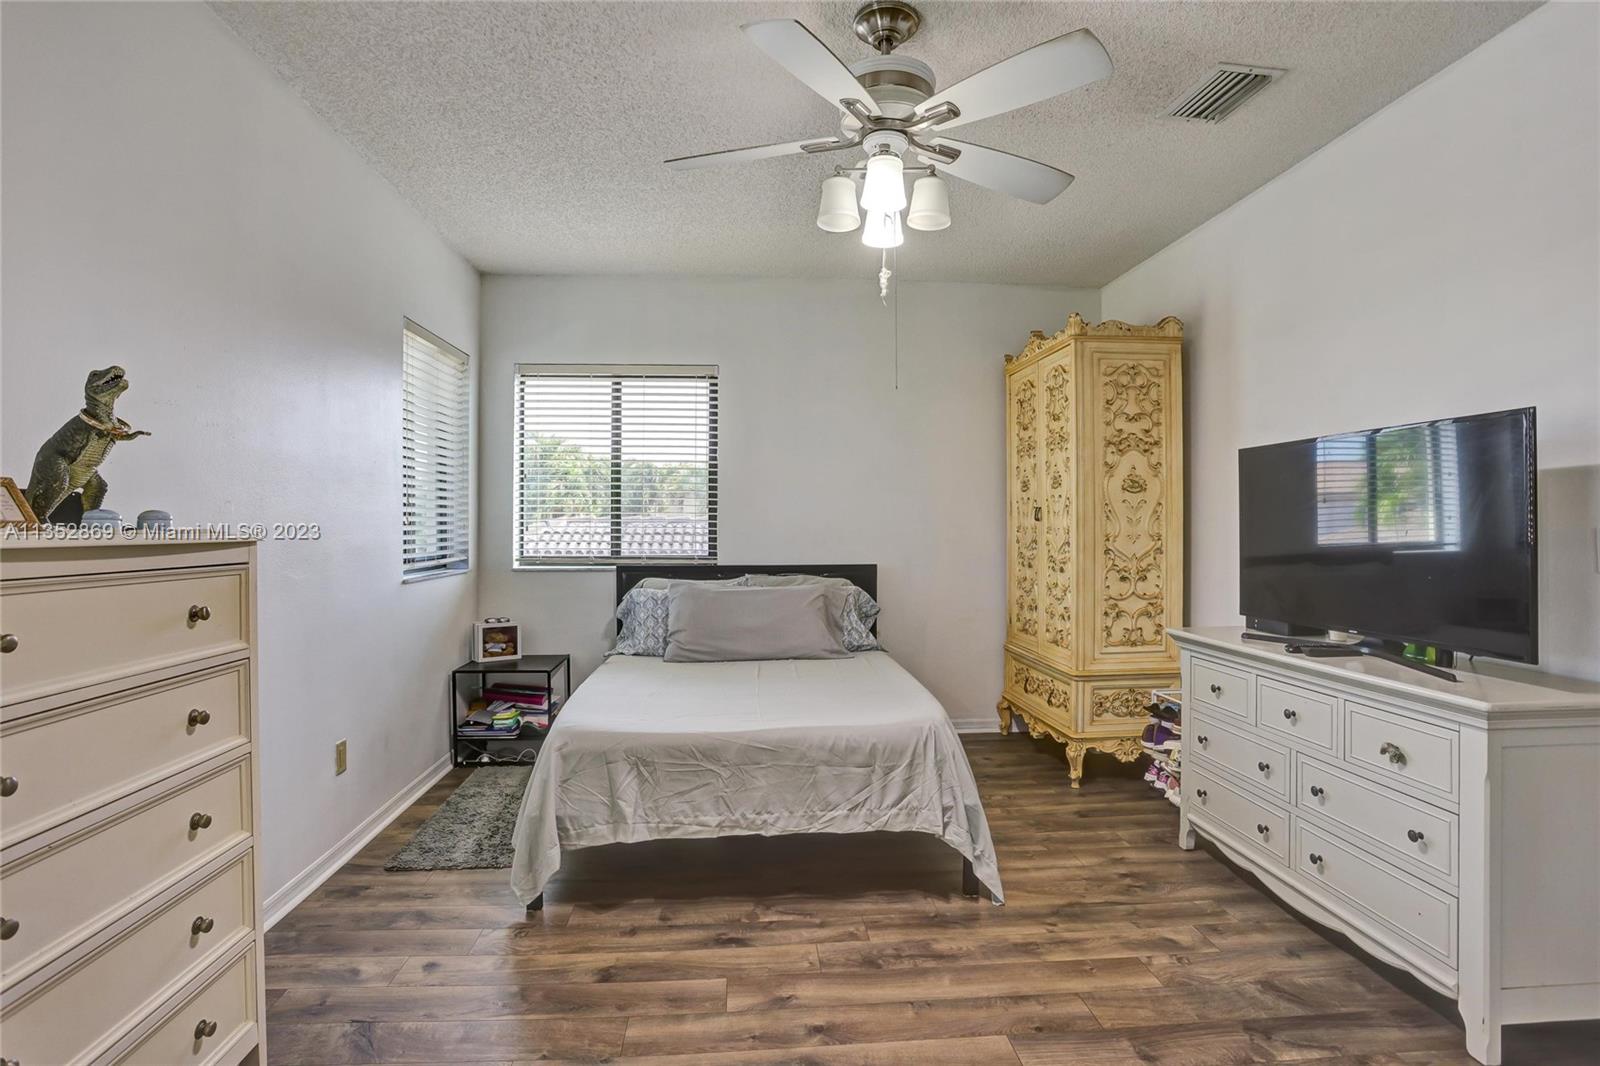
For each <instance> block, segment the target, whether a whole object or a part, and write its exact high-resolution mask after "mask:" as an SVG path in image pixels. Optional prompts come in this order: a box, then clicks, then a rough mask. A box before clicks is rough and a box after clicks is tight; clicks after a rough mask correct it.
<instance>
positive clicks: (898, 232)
mask: <svg viewBox="0 0 1600 1066" xmlns="http://www.w3.org/2000/svg"><path fill="white" fill-rule="evenodd" d="M905 242H906V233H905V230H903V229H901V228H900V212H898V211H868V212H867V223H866V225H864V226H862V227H861V243H862V244H864V245H866V246H867V247H868V248H898V247H900V246H901V245H902V244H904V243H905Z"/></svg>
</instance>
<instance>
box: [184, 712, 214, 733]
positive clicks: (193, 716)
mask: <svg viewBox="0 0 1600 1066" xmlns="http://www.w3.org/2000/svg"><path fill="white" fill-rule="evenodd" d="M210 724H211V712H210V711H202V710H201V709H200V708H198V707H196V708H195V709H194V710H192V711H190V712H189V728H190V729H193V728H194V727H195V726H200V725H210Z"/></svg>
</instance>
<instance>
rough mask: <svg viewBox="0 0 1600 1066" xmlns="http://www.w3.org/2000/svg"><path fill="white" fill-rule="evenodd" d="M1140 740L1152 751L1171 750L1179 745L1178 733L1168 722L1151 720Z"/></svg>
mask: <svg viewBox="0 0 1600 1066" xmlns="http://www.w3.org/2000/svg"><path fill="white" fill-rule="evenodd" d="M1139 740H1140V742H1141V743H1143V744H1144V746H1145V747H1147V748H1149V749H1150V750H1151V751H1171V750H1172V749H1173V748H1176V747H1177V746H1178V734H1177V733H1176V732H1174V731H1173V728H1172V726H1170V725H1168V724H1167V723H1166V722H1151V723H1150V724H1149V725H1147V726H1145V727H1144V734H1143V735H1142V736H1140V738H1139Z"/></svg>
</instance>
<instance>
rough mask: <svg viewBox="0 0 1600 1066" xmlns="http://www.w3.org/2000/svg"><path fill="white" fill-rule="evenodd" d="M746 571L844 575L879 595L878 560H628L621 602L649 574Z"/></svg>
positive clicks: (682, 576)
mask: <svg viewBox="0 0 1600 1066" xmlns="http://www.w3.org/2000/svg"><path fill="white" fill-rule="evenodd" d="M742 574H814V575H816V576H817V577H842V578H844V579H845V580H847V581H849V582H850V583H851V584H853V585H856V586H858V587H859V588H861V589H862V590H863V591H865V592H866V594H867V595H868V596H871V597H872V598H873V599H877V598H878V564H877V563H823V564H813V563H784V564H782V565H777V566H774V565H767V564H750V565H743V564H739V565H732V566H724V565H721V564H708V563H638V564H632V563H626V564H622V565H619V566H618V567H617V602H618V603H621V602H622V597H624V596H626V595H627V594H628V590H629V589H631V588H633V586H635V585H637V584H638V583H639V582H641V581H643V580H644V579H645V578H647V577H667V578H676V579H677V580H679V581H721V580H724V579H726V578H730V577H739V576H740V575H742Z"/></svg>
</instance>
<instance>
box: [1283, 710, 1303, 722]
mask: <svg viewBox="0 0 1600 1066" xmlns="http://www.w3.org/2000/svg"><path fill="white" fill-rule="evenodd" d="M1283 716H1284V717H1285V718H1287V719H1288V720H1289V721H1291V722H1292V721H1294V720H1295V719H1296V718H1299V717H1300V714H1299V712H1297V711H1295V710H1292V709H1291V708H1288V707H1285V708H1284V709H1283Z"/></svg>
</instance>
